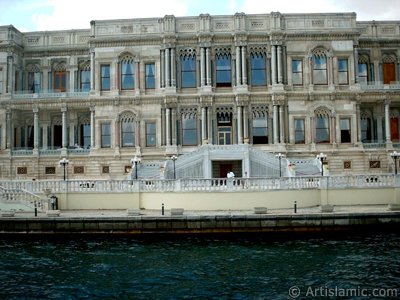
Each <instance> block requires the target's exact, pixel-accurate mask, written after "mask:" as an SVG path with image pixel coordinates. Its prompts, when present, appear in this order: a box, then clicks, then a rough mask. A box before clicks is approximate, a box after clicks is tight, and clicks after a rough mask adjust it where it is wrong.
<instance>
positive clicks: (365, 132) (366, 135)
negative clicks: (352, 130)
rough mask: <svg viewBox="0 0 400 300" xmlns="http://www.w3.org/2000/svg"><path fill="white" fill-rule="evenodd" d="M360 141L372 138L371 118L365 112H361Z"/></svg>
mask: <svg viewBox="0 0 400 300" xmlns="http://www.w3.org/2000/svg"><path fill="white" fill-rule="evenodd" d="M360 119H361V124H360V126H361V142H363V143H369V142H371V140H372V128H371V123H372V122H371V118H370V116H368V114H366V113H365V112H362V113H361V117H360Z"/></svg>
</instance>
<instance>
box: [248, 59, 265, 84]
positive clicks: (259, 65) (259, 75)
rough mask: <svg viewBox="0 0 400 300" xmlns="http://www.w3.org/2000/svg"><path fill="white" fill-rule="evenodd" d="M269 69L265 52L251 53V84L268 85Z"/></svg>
mask: <svg viewBox="0 0 400 300" xmlns="http://www.w3.org/2000/svg"><path fill="white" fill-rule="evenodd" d="M266 74H267V71H266V62H265V54H264V53H252V54H251V85H266V84H267V75H266Z"/></svg>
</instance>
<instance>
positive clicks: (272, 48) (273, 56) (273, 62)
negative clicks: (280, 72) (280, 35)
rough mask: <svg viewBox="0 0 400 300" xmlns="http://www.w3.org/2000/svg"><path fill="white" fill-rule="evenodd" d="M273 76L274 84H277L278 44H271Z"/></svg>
mask: <svg viewBox="0 0 400 300" xmlns="http://www.w3.org/2000/svg"><path fill="white" fill-rule="evenodd" d="M271 75H272V76H271V77H272V84H276V46H275V45H272V46H271Z"/></svg>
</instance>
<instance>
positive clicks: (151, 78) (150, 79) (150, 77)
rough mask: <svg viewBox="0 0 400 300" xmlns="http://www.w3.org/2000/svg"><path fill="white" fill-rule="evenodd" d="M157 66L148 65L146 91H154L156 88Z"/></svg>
mask: <svg viewBox="0 0 400 300" xmlns="http://www.w3.org/2000/svg"><path fill="white" fill-rule="evenodd" d="M155 73H156V66H155V64H154V63H148V64H146V89H154V88H155V87H156V79H155V76H156V75H155Z"/></svg>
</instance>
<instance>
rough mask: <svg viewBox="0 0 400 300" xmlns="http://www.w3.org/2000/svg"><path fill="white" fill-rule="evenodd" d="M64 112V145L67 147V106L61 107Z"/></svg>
mask: <svg viewBox="0 0 400 300" xmlns="http://www.w3.org/2000/svg"><path fill="white" fill-rule="evenodd" d="M61 113H62V118H61V120H62V147H63V148H67V108H66V107H63V108H61Z"/></svg>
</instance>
